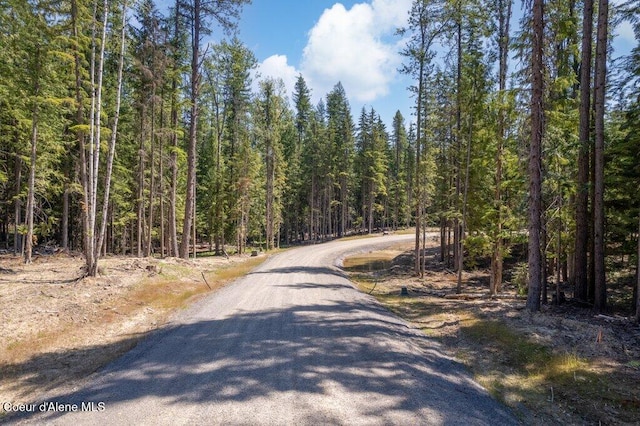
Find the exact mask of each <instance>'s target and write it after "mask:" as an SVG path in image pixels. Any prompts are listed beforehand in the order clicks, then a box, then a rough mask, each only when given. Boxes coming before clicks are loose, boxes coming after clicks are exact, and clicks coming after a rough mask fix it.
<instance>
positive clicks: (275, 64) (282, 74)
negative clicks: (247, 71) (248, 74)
mask: <svg viewBox="0 0 640 426" xmlns="http://www.w3.org/2000/svg"><path fill="white" fill-rule="evenodd" d="M256 74H257V75H255V76H254V82H253V85H254V87H253V90H254V92H257V91H258V90H257V89H258V82H259V81H260V80H263V79H265V78H267V77H271V78H275V79H278V78H279V79H282V81H283V82H284V87H285V89H286V90H287V95H288V96H289V97H291V94H292V93H293V89H294V87H295V84H296V79H297V78H298V75H299V74H300V72H299V71H298V70H296V68H295V67H294V66H292V65H289V63H288V60H287V57H286V56H285V55H272V56H269V57H268V58H267V59H265V60H264V61H262V62H261V63H260V64H259V65H258V69H257V70H256Z"/></svg>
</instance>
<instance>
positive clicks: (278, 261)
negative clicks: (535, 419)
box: [20, 235, 517, 426]
mask: <svg viewBox="0 0 640 426" xmlns="http://www.w3.org/2000/svg"><path fill="white" fill-rule="evenodd" d="M410 238H412V236H411V235H398V236H394V235H390V236H384V237H378V238H367V239H361V240H352V241H335V242H331V243H327V244H321V245H316V246H308V247H302V248H296V249H292V250H288V251H285V252H283V253H281V254H279V255H277V256H274V257H272V258H270V259H269V260H267V261H266V262H265V263H264V264H262V266H260V267H259V268H258V269H256V270H254V271H253V272H252V273H251V274H249V275H248V276H246V277H245V278H243V279H240V280H238V281H236V282H235V283H233V284H231V285H229V286H227V287H225V288H223V289H222V290H221V291H219V292H217V293H215V294H212V295H211V296H209V297H207V298H206V299H203V300H202V301H200V302H198V303H197V304H195V305H194V306H192V307H191V308H189V309H188V310H186V311H184V312H182V313H181V314H180V315H179V316H177V317H176V318H174V320H173V321H172V322H170V323H169V324H168V325H167V326H166V327H164V328H163V329H162V330H160V331H158V332H157V333H154V334H153V335H151V336H150V337H149V338H147V339H145V340H144V341H143V342H141V343H140V344H139V345H138V346H137V347H136V348H134V349H133V350H132V351H130V352H129V353H127V354H126V355H124V356H123V357H122V358H120V359H119V360H117V361H115V362H113V363H112V364H110V365H109V366H107V367H106V368H104V369H103V370H101V371H99V372H97V373H96V374H94V375H92V376H91V377H89V378H88V379H87V380H85V381H83V382H82V383H78V384H77V386H76V388H77V389H73V390H69V391H68V392H67V393H65V394H63V395H62V396H58V397H56V399H55V401H48V402H53V403H55V404H58V405H55V404H49V405H48V406H45V407H44V408H48V409H55V410H58V411H55V410H54V411H47V412H45V413H39V412H38V413H34V414H32V415H27V416H24V417H23V418H22V419H21V420H20V423H34V424H43V423H46V424H60V425H74V426H75V425H133V424H144V425H180V424H184V425H194V424H207V425H209V424H223V425H306V424H308V425H318V424H331V425H334V424H335V425H343V424H344V425H389V424H391V425H419V424H437V425H442V424H445V425H450V424H460V425H488V424H500V425H509V424H517V420H516V419H515V418H514V417H513V415H512V414H511V413H510V411H509V410H508V409H506V408H505V407H504V406H502V405H500V404H499V403H498V402H496V401H494V400H493V399H491V397H490V396H489V395H488V394H487V392H486V391H485V390H484V389H482V388H481V387H480V386H479V385H478V384H476V383H475V382H474V381H473V380H472V379H471V378H470V377H469V375H468V373H467V372H466V371H465V370H464V368H463V367H462V366H461V365H460V364H459V363H458V362H456V361H455V360H452V359H450V358H448V357H446V356H445V355H443V354H442V353H441V352H440V350H439V348H438V345H437V343H435V342H433V341H432V340H430V339H428V338H427V337H426V336H424V335H423V334H422V333H421V332H420V331H419V330H416V329H414V328H412V327H411V326H409V325H408V324H407V323H405V322H404V321H402V320H400V319H399V318H397V317H396V316H394V315H393V314H391V313H389V312H388V311H387V310H385V309H384V308H383V307H381V306H380V305H379V304H378V303H377V302H376V300H375V299H374V298H373V297H371V296H368V295H366V294H362V293H360V292H358V291H357V290H355V289H354V288H353V287H352V286H351V284H350V283H349V281H348V280H347V279H346V278H345V276H344V274H343V273H342V272H341V271H340V269H339V268H337V267H336V262H339V258H340V257H342V256H344V255H345V253H348V252H357V251H366V250H370V249H372V248H374V247H383V246H385V245H390V244H392V243H395V242H398V241H400V240H403V239H410ZM337 259H338V260H337ZM41 402H43V401H38V402H36V404H39V403H41ZM73 404H76V405H77V407H76V408H77V410H78V411H77V412H69V411H70V410H73V408H74V405H73ZM83 404H84V406H83ZM83 408H84V409H85V411H82V410H83ZM90 408H93V409H94V410H93V411H86V410H88V409H90ZM39 409H40V407H39V406H36V407H35V410H36V411H39Z"/></svg>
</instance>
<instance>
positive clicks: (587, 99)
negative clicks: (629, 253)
mask: <svg viewBox="0 0 640 426" xmlns="http://www.w3.org/2000/svg"><path fill="white" fill-rule="evenodd" d="M592 32H593V0H584V10H583V18H582V60H581V66H580V129H579V139H580V149H579V151H578V182H577V193H576V236H575V251H574V261H573V280H574V290H573V297H575V298H576V299H578V300H581V301H587V293H588V283H587V253H588V239H589V216H588V197H589V151H590V149H589V147H590V145H591V144H590V140H589V137H590V136H589V133H590V125H591V124H590V118H591V46H592Z"/></svg>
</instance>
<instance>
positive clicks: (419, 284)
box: [344, 252, 640, 424]
mask: <svg viewBox="0 0 640 426" xmlns="http://www.w3.org/2000/svg"><path fill="white" fill-rule="evenodd" d="M390 255H391V253H389V252H374V253H368V254H365V255H358V256H354V257H352V258H347V259H345V261H344V265H345V269H347V270H348V271H350V272H351V277H352V279H353V280H354V281H355V282H356V285H357V286H358V287H359V288H360V290H361V291H363V292H366V293H371V294H373V295H374V296H375V297H376V298H377V299H378V300H379V301H380V302H381V303H383V304H384V305H385V306H386V307H387V308H388V309H390V310H391V311H393V312H394V313H396V314H397V315H399V316H401V317H403V318H404V319H406V320H408V321H411V322H412V323H413V324H415V325H416V326H418V327H419V328H421V329H422V330H423V331H424V333H425V334H426V335H427V336H429V337H431V338H433V339H435V340H437V341H438V342H440V343H441V344H442V345H443V347H444V348H445V350H446V351H447V352H449V353H450V354H452V355H454V356H456V357H457V358H458V359H459V360H460V361H462V362H463V363H464V364H465V365H466V366H467V367H468V368H469V370H470V371H471V373H472V374H473V375H474V377H475V378H476V380H477V381H478V382H479V383H480V384H481V385H483V386H484V387H485V388H486V389H487V390H488V391H489V392H490V393H491V394H492V395H494V397H495V398H496V399H498V400H501V401H503V402H504V403H506V404H507V405H509V406H511V407H512V408H513V409H514V411H515V412H516V413H517V414H519V415H520V416H521V420H522V421H523V422H524V423H525V424H598V422H601V423H602V424H612V423H615V424H639V423H638V418H640V387H639V386H638V383H637V374H636V375H627V374H626V373H627V372H628V370H621V369H620V368H618V367H615V366H611V365H612V363H611V362H608V361H607V360H606V359H603V358H601V357H596V358H594V357H585V356H581V355H579V354H578V353H575V352H570V351H567V350H566V349H564V348H563V349H558V348H557V347H555V346H554V345H553V343H554V342H553V340H551V342H548V341H546V340H540V339H536V338H535V336H536V335H537V333H538V332H539V331H538V330H537V329H536V328H535V325H534V326H532V328H531V329H529V330H523V329H520V328H516V326H515V325H514V324H513V323H511V322H507V321H504V315H505V309H509V308H505V304H500V302H492V301H490V300H489V299H485V300H484V301H483V300H479V301H472V302H470V301H465V300H451V299H444V298H442V297H434V296H432V295H429V291H428V289H429V288H433V289H438V290H439V291H442V288H454V287H453V284H451V283H450V282H449V280H448V278H450V277H449V275H450V274H445V273H442V274H437V273H434V272H431V273H430V274H429V280H431V281H432V282H436V281H439V282H440V283H441V284H428V285H427V283H425V282H424V281H420V280H419V279H418V278H416V277H411V276H401V277H394V276H393V275H390V274H388V272H386V271H384V272H383V271H380V270H378V271H376V267H378V269H386V268H388V266H386V265H388V264H389V263H390V262H391V260H392V259H389V256H390ZM400 285H402V286H405V285H409V286H410V288H414V289H417V288H423V289H424V292H423V293H422V294H421V293H420V291H417V292H413V293H412V295H411V296H408V297H407V296H400V294H399V289H400V288H399V286H400ZM432 286H433V287H432ZM447 286H448V287H447ZM492 303H495V304H496V306H497V305H499V306H500V309H495V310H492V308H491V306H492ZM509 306H512V308H510V309H517V304H516V303H514V302H512V303H511V304H510V305H509ZM506 312H508V313H509V315H513V316H516V317H517V316H521V315H523V313H522V312H519V311H517V310H515V311H513V310H512V311H506ZM534 324H535V323H534ZM540 332H542V331H540ZM558 343H559V342H558Z"/></svg>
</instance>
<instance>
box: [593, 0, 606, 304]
mask: <svg viewBox="0 0 640 426" xmlns="http://www.w3.org/2000/svg"><path fill="white" fill-rule="evenodd" d="M608 20H609V0H599V5H598V39H597V44H596V73H595V94H594V103H595V157H596V158H595V170H594V173H595V200H594V206H593V215H594V235H593V242H594V273H595V275H594V287H595V293H594V306H593V307H594V310H596V311H598V312H603V311H604V310H605V309H606V307H607V288H606V281H605V280H606V277H605V275H606V274H605V263H604V256H605V242H604V112H605V97H606V78H607V37H608V35H609V34H608Z"/></svg>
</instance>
